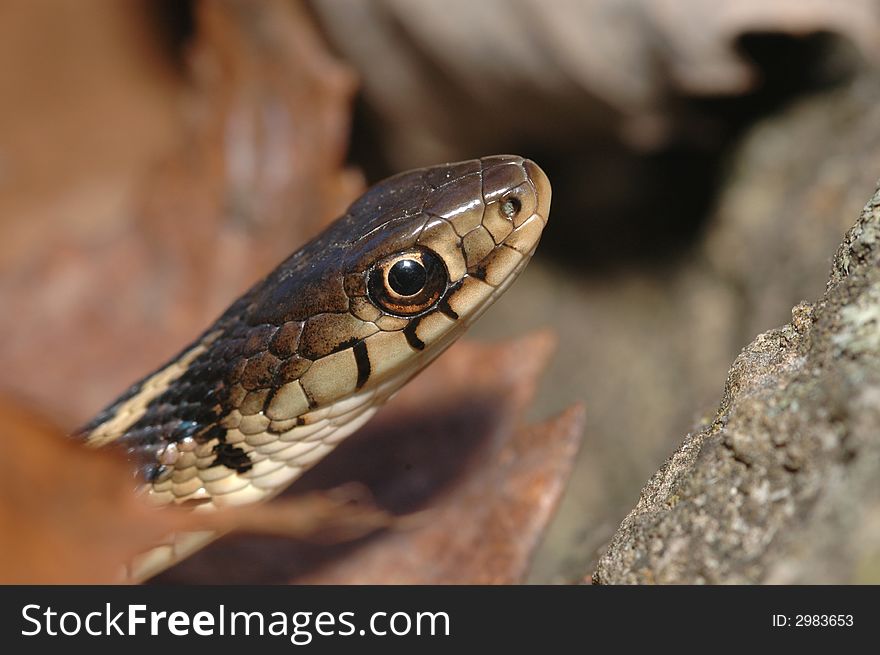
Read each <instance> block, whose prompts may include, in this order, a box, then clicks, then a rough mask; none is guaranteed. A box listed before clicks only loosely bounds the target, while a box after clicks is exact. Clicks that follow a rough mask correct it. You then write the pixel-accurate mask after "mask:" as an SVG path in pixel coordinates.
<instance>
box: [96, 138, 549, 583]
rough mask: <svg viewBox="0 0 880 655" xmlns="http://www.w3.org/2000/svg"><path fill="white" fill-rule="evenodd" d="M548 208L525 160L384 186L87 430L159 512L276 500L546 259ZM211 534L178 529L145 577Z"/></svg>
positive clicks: (150, 560)
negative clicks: (539, 251) (541, 245)
mask: <svg viewBox="0 0 880 655" xmlns="http://www.w3.org/2000/svg"><path fill="white" fill-rule="evenodd" d="M514 196H515V202H514V201H510V202H509V203H508V204H507V205H505V206H504V207H502V208H501V209H500V210H499V203H500V202H504V201H505V200H507V199H510V198H513V197H514ZM549 203H550V185H549V182H548V181H547V178H546V176H545V175H544V173H543V172H541V170H540V169H539V168H538V167H537V166H536V165H535V164H534V163H532V162H530V161H528V160H524V159H522V158H521V157H515V156H510V155H500V156H495V157H485V158H483V159H475V160H470V161H465V162H459V163H456V164H446V165H443V166H435V167H431V168H423V169H418V170H415V171H409V172H407V173H402V174H400V175H396V176H394V177H392V178H389V179H387V180H385V181H383V182H380V183H379V184H377V185H375V186H374V187H373V188H371V189H370V190H369V191H367V192H366V193H365V194H364V195H363V196H361V198H360V199H358V200H357V201H356V202H355V203H354V204H352V205H351V206H350V207H349V208H348V210H347V211H346V213H345V214H344V215H343V216H342V217H341V218H339V219H338V220H337V221H336V222H334V223H333V224H332V225H330V226H329V227H328V228H327V229H326V230H325V231H324V232H323V233H322V234H320V235H319V236H317V237H316V238H315V239H313V240H312V241H310V242H309V243H308V244H306V245H305V246H304V247H302V248H301V249H300V250H298V251H297V252H295V253H294V254H293V255H291V256H290V257H289V258H287V259H286V260H285V261H283V262H282V263H281V264H280V265H279V266H278V267H277V268H276V269H275V270H274V271H272V272H271V273H269V275H267V276H266V277H265V278H264V279H263V280H261V281H259V282H257V283H256V284H255V285H254V286H253V287H252V288H251V289H250V290H249V291H247V293H245V294H244V295H243V296H242V297H240V298H239V299H238V300H236V301H235V302H233V303H232V305H231V306H230V307H229V308H228V309H227V310H226V311H225V312H224V313H223V314H222V315H221V316H220V318H219V319H217V321H216V322H215V323H214V324H213V325H212V326H211V327H210V328H208V330H206V331H205V332H204V334H203V335H202V336H201V337H199V338H198V339H197V340H196V341H195V342H194V343H193V344H191V345H190V346H188V347H187V348H185V349H184V350H183V351H182V352H181V353H180V354H179V355H178V356H176V357H174V358H173V359H172V360H171V361H169V362H168V363H167V364H165V365H164V366H162V367H160V368H158V369H157V370H156V371H155V372H154V373H152V374H150V375H148V376H146V377H145V378H144V379H143V380H141V381H140V382H138V383H136V384H134V385H133V386H131V387H130V388H129V389H128V391H126V392H125V393H124V394H123V395H122V396H120V397H119V398H118V399H117V400H116V401H115V402H114V403H112V404H111V405H110V406H109V407H108V408H107V409H105V410H104V411H103V412H101V413H100V414H99V415H98V416H97V417H96V418H95V419H94V420H92V422H90V423H89V424H88V425H87V426H86V427H85V428H83V430H82V431H81V432H80V433H79V434H80V435H81V436H82V437H83V438H84V439H85V441H86V443H87V444H88V445H90V446H94V447H98V446H105V445H108V444H115V445H117V446H118V447H120V448H121V449H122V450H124V452H126V453H127V455H128V456H129V457H130V459H131V460H132V463H133V466H134V467H135V468H136V470H137V471H138V472H139V475H140V477H141V480H142V481H143V482H144V483H145V484H144V485H143V488H144V489H145V493H146V495H147V497H148V499H149V500H150V501H151V502H153V503H154V504H156V505H168V504H176V505H187V506H189V505H193V504H199V505H201V506H202V510H207V509H210V508H214V507H223V506H227V505H242V504H247V503H253V502H258V501H260V500H264V499H267V498H270V497H272V496H274V495H275V494H277V493H279V492H280V491H281V490H282V489H284V487H286V486H287V485H288V484H289V483H290V482H291V481H293V480H294V479H295V478H297V477H298V476H299V475H301V473H302V472H303V471H304V470H306V469H308V468H309V467H311V466H313V465H314V464H315V463H316V462H318V461H320V460H321V459H322V458H323V457H324V456H325V455H326V454H327V453H329V452H330V451H331V450H332V449H333V448H334V447H335V445H336V444H337V443H339V442H340V441H341V440H342V439H344V438H345V437H346V436H347V435H349V434H351V433H352V432H353V431H355V430H356V429H357V428H358V427H359V426H360V425H362V424H363V423H364V422H365V421H367V420H368V419H369V418H370V416H372V414H373V413H374V412H375V411H376V410H377V408H378V407H379V406H380V405H381V404H382V403H384V402H385V401H386V400H387V399H388V398H389V397H390V396H391V395H393V394H394V393H395V392H396V391H397V390H398V389H399V388H400V387H401V386H402V385H403V384H405V383H406V381H407V380H409V379H411V378H412V377H413V376H414V375H415V374H416V373H417V372H418V371H419V370H421V369H422V368H423V367H424V366H426V365H427V364H428V362H430V361H433V359H434V358H435V357H436V356H437V355H438V354H439V353H440V352H442V351H443V350H444V349H445V348H447V347H448V346H449V345H450V344H452V343H453V342H454V341H455V339H456V338H457V337H458V336H460V335H461V334H462V333H463V332H464V330H465V329H466V328H467V326H468V325H469V324H470V323H471V321H472V320H473V319H474V318H476V317H477V316H478V315H479V314H481V313H482V311H483V310H484V309H485V308H486V307H487V306H488V305H489V304H491V303H492V302H493V301H494V300H495V299H496V298H497V297H498V295H500V291H503V289H504V288H506V287H507V285H508V284H509V283H510V282H511V281H512V280H513V279H514V278H515V277H516V276H517V275H518V274H519V272H520V271H521V270H522V268H523V266H524V265H525V263H526V262H527V261H528V259H529V257H530V256H531V255H532V253H533V252H534V249H535V247H536V246H537V243H538V240H539V239H540V236H541V231H542V230H543V228H544V225H545V224H546V221H547V214H548V211H549ZM502 249H510V250H513V251H515V252H516V253H518V254H519V255H520V256H519V257H511V256H509V254H508V253H505V255H506V256H504V257H498V256H496V255H497V254H498V253H499V252H501V250H502ZM486 278H490V279H491V281H492V284H489V283H488V282H486V281H485V280H486ZM481 280H482V281H481ZM493 285H494V286H493ZM453 307H454V309H453ZM444 317H445V318H444ZM447 319H453V320H452V321H449V320H447ZM459 319H460V320H459ZM209 538H210V537H206V535H204V534H201V535H199V534H195V533H181V534H178V535H175V536H174V539H173V540H172V543H173V546H166V547H165V550H161V549H157V550H154V551H151V552H150V553H148V554H146V555H145V556H144V557H143V558H142V559H140V560H138V561H136V562H133V563H132V567H131V575H132V577H133V578H143V577H144V576H147V575H149V574H151V573H155V572H156V571H158V570H161V569H162V568H164V567H165V566H168V565H169V564H171V563H173V562H174V561H176V560H177V559H180V558H181V557H183V556H185V555H186V554H188V553H190V552H192V551H193V550H195V549H197V548H199V547H201V546H202V545H204V543H205V542H206V540H207V539H209Z"/></svg>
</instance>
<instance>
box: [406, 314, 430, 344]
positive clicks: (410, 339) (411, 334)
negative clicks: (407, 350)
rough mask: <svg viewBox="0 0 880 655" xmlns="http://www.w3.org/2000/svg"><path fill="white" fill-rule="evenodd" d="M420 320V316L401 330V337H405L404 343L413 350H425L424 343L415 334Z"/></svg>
mask: <svg viewBox="0 0 880 655" xmlns="http://www.w3.org/2000/svg"><path fill="white" fill-rule="evenodd" d="M421 320H422V317H421V316H416V317H415V318H414V319H413V320H411V321H410V322H409V325H407V326H406V327H405V328H403V336H405V337H406V342H407V343H408V344H409V345H410V346H411V347H412V348H414V349H415V350H424V349H425V342H424V341H422V340H421V339H419V337H418V335H417V334H416V330H417V329H418V327H419V323H420V322H421Z"/></svg>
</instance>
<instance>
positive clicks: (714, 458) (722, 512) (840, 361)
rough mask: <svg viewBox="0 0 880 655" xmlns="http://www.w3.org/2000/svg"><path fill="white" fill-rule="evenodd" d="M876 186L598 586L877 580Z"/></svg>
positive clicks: (732, 375)
mask: <svg viewBox="0 0 880 655" xmlns="http://www.w3.org/2000/svg"><path fill="white" fill-rule="evenodd" d="M878 479H880V189H878V190H877V191H876V192H875V193H874V196H873V197H872V198H871V200H870V201H869V202H868V204H867V205H866V206H865V208H864V210H863V211H862V214H861V216H860V217H859V219H858V221H857V222H856V224H855V225H854V226H853V227H852V228H851V229H850V231H849V232H848V233H847V235H846V237H845V239H844V241H843V243H842V244H841V246H840V247H839V249H838V250H837V254H836V256H835V258H834V261H833V266H832V272H831V276H830V278H829V280H828V283H827V286H826V291H825V294H824V295H823V296H822V297H821V298H820V299H819V300H818V301H817V302H815V303H814V304H809V303H801V304H799V305H797V306H796V307H795V308H794V309H793V310H792V320H791V322H790V323H788V324H787V325H785V326H784V327H782V328H780V329H776V330H771V331H769V332H765V333H764V334H761V335H759V336H758V337H757V338H756V339H755V340H754V341H753V342H752V343H751V344H750V345H749V346H747V347H746V348H745V349H744V350H743V351H742V353H741V354H740V355H739V357H738V358H737V359H736V361H735V362H734V364H733V366H732V368H731V369H730V372H729V373H728V377H727V384H726V388H725V393H724V397H723V399H722V401H721V404H720V406H719V409H718V411H717V413H716V415H715V417H714V419H713V420H712V421H711V422H709V423H708V424H707V425H706V426H705V427H704V428H703V429H702V430H700V431H699V432H697V433H695V434H691V435H688V436H687V437H686V438H685V440H684V442H683V443H682V444H681V446H680V447H679V448H678V450H677V451H676V452H675V453H674V454H673V455H672V456H671V457H670V458H669V459H668V460H667V461H666V463H665V464H664V465H663V466H662V468H661V469H660V470H659V471H658V472H657V473H656V474H655V475H654V476H653V477H652V478H651V479H650V481H649V482H648V484H647V485H646V486H645V488H644V489H643V490H642V493H641V498H640V499H639V502H638V504H637V506H636V507H635V509H633V510H632V512H630V514H629V515H628V516H627V517H626V519H624V521H623V523H622V524H621V526H620V528H619V530H618V531H617V533H616V534H615V536H614V537H613V539H612V541H611V545H610V547H609V548H608V550H607V552H606V553H605V554H604V555H603V556H602V557H601V559H600V560H599V563H598V566H597V568H596V571H595V573H594V574H593V578H592V579H593V581H594V582H597V583H601V584H613V583H686V584H687V583H715V584H718V583H789V584H797V583H866V582H874V583H876V582H878V581H880V484H878Z"/></svg>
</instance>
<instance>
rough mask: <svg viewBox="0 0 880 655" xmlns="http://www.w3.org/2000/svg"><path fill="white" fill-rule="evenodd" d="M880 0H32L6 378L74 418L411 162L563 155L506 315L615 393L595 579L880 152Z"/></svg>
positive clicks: (10, 148) (784, 313)
mask: <svg viewBox="0 0 880 655" xmlns="http://www.w3.org/2000/svg"><path fill="white" fill-rule="evenodd" d="M878 66H880V2H877V1H876V0H846V1H844V2H840V1H834V0H760V1H757V0H738V1H737V2H735V3H723V4H722V3H717V2H710V1H709V0H676V1H671V0H627V1H620V0H540V1H539V0H483V1H481V2H472V1H468V0H445V1H442V2H441V1H440V0H374V1H372V2H350V1H346V0H311V1H309V2H295V1H294V0H264V1H261V2H244V1H234V0H216V1H207V0H206V1H202V2H198V1H192V2H187V1H183V0H181V1H173V0H165V1H156V0H152V1H147V0H125V1H119V0H92V1H91V2H89V3H78V2H73V1H72V0H33V1H26V0H7V1H6V2H4V3H3V5H2V6H0V98H2V102H0V344H2V345H0V388H2V389H3V390H4V392H5V393H6V394H9V395H13V396H14V397H16V398H21V399H22V402H27V403H29V404H31V405H35V406H37V407H39V408H40V409H41V411H42V412H43V413H45V414H48V415H49V416H51V417H53V418H54V419H55V420H56V421H57V422H59V423H60V424H61V425H62V426H64V427H65V428H67V429H72V428H73V427H75V426H76V425H78V424H80V423H82V422H83V421H85V420H87V419H88V418H89V417H90V416H91V415H93V414H94V413H95V412H96V411H97V410H99V409H100V408H101V407H102V406H103V405H104V404H106V403H107V402H108V401H109V400H111V399H112V398H113V397H114V396H115V395H116V394H117V393H119V392H120V391H121V390H122V389H124V388H125V387H126V385H127V384H129V383H130V382H132V381H133V380H135V379H137V378H139V377H140V376H142V375H143V374H144V373H145V372H146V371H148V370H149V369H151V368H153V367H155V366H156V365H157V364H159V363H160V362H161V361H163V360H164V359H166V358H167V357H169V356H171V355H172V354H174V353H175V352H176V351H177V350H179V348H180V347H181V346H182V345H183V344H185V343H187V342H188V341H189V340H191V339H192V338H193V337H194V336H195V335H196V334H197V333H198V332H199V331H200V329H201V328H203V327H204V326H205V325H207V323H208V322H209V321H210V320H212V318H213V317H214V316H215V315H216V314H218V313H219V312H220V311H221V310H222V309H223V308H224V307H225V306H226V305H227V304H228V302H229V301H230V300H231V299H233V298H234V297H235V296H236V295H238V294H239V293H240V292H242V291H243V290H245V289H246V288H247V287H248V286H249V285H250V284H251V283H252V282H253V281H254V280H255V279H257V278H258V277H259V276H260V275H262V274H264V273H265V272H267V271H268V270H270V269H271V268H273V267H274V265H275V264H276V263H277V262H278V261H279V260H280V259H282V258H283V257H284V256H286V255H287V254H288V253H289V252H291V251H292V250H293V249H295V248H296V247H297V246H298V245H300V244H302V243H303V242H304V241H305V240H306V239H307V238H309V237H310V236H312V235H314V234H315V233H316V232H317V231H318V230H319V229H320V228H321V226H322V225H324V224H326V223H327V221H329V220H332V219H333V218H334V217H335V216H337V215H339V214H340V213H341V211H342V210H344V208H345V207H346V206H347V204H348V203H349V202H350V201H351V200H352V199H353V198H354V197H356V196H357V195H358V194H359V193H360V192H361V191H362V190H363V189H364V188H365V187H366V186H367V185H369V184H371V183H373V182H375V181H377V180H379V179H381V178H382V177H385V176H387V175H389V174H392V173H395V172H398V171H401V170H403V169H407V168H412V167H416V166H423V165H430V164H435V163H439V162H443V161H453V160H460V159H466V158H471V157H478V156H482V155H487V154H495V153H506V152H513V153H517V154H521V155H524V156H528V157H531V158H533V159H535V160H536V161H537V162H538V163H539V164H540V165H541V166H542V167H543V168H544V169H545V171H546V172H547V174H548V176H549V177H550V180H551V182H552V183H553V208H552V213H551V221H550V224H549V227H548V229H547V231H546V232H545V237H544V240H543V242H542V245H541V247H540V248H539V251H538V253H537V255H536V257H535V260H534V261H533V263H532V264H531V265H530V267H529V268H528V269H527V270H526V272H525V273H524V274H523V276H522V278H521V280H520V281H519V282H518V283H517V284H516V285H514V286H513V287H512V288H511V289H510V291H509V292H508V293H507V294H506V295H505V296H504V297H503V298H502V299H501V300H500V301H499V302H498V304H497V305H496V307H494V308H493V309H492V310H491V311H490V312H489V313H487V314H486V316H485V317H484V318H483V319H482V320H481V321H480V322H479V323H478V324H477V325H476V326H475V328H474V329H473V333H474V335H475V336H477V337H479V338H481V339H485V340H497V339H500V338H502V337H513V336H518V335H522V334H524V333H526V332H529V331H531V330H534V329H538V328H543V327H551V328H553V330H554V331H555V332H556V333H557V335H558V347H557V351H556V354H555V356H554V358H553V360H552V361H551V363H550V365H549V367H548V368H547V370H546V372H545V374H544V378H543V381H542V383H541V385H540V387H539V390H538V394H537V397H536V400H535V402H534V404H533V406H532V408H531V410H530V416H531V417H532V418H534V419H536V420H537V419H541V418H545V417H548V416H551V415H554V414H557V413H558V412H560V411H561V410H563V409H564V408H566V407H568V406H570V405H571V404H572V403H576V402H582V403H584V404H585V406H586V425H585V428H584V433H583V445H582V447H581V450H580V453H579V455H578V459H577V462H576V464H575V467H574V471H573V474H572V476H571V480H570V483H569V485H568V490H567V492H566V494H565V496H564V498H563V499H562V502H561V504H560V506H559V510H558V512H557V514H556V517H555V519H554V521H553V523H552V524H551V525H550V527H549V529H548V530H547V532H546V534H545V535H544V538H543V542H542V544H541V546H540V548H539V549H538V551H537V552H536V553H535V555H534V557H533V560H532V566H531V571H530V574H529V578H528V579H529V580H530V581H533V582H567V581H573V580H579V579H582V578H583V576H584V575H585V574H588V573H589V570H590V566H591V563H592V562H593V561H595V559H596V557H597V556H598V555H599V554H600V552H601V549H602V548H603V546H604V545H605V544H606V543H607V540H608V539H609V538H610V536H611V534H612V533H613V532H614V530H615V529H616V527H617V525H618V524H619V522H620V521H621V520H622V518H623V517H624V516H625V515H626V513H627V512H628V511H629V509H631V508H632V507H633V506H634V505H635V503H636V502H637V500H638V495H639V491H640V489H641V488H642V486H643V484H644V483H645V481H646V480H647V479H648V477H649V476H650V475H651V474H652V473H653V472H654V471H655V470H656V469H657V468H658V467H659V465H660V464H661V463H662V462H663V460H664V459H665V458H666V457H667V456H668V455H669V454H670V453H671V452H672V450H673V448H674V447H675V446H676V445H677V444H678V443H679V442H680V441H681V439H682V438H683V437H684V435H685V434H686V433H687V432H689V431H691V430H693V429H695V427H696V426H698V425H699V424H700V422H701V421H703V420H705V419H706V418H707V417H710V416H711V415H712V413H713V411H714V408H715V406H716V404H717V401H718V400H719V398H720V395H721V392H722V390H723V385H724V379H725V374H726V371H727V369H728V367H729V366H730V364H731V362H732V361H733V358H734V357H735V356H736V354H737V353H738V352H739V350H740V349H741V348H742V347H743V346H745V345H746V344H748V343H749V342H750V341H751V340H752V339H753V338H754V337H755V336H756V335H757V334H758V333H760V332H763V331H765V330H768V329H771V328H773V327H777V326H779V325H781V324H783V323H785V322H787V321H788V320H789V312H790V309H791V307H792V306H793V305H794V304H796V303H797V302H799V301H801V300H812V299H814V298H816V297H818V296H819V295H820V294H821V292H822V290H823V285H824V281H825V279H826V277H827V273H828V268H829V264H830V258H831V255H832V254H833V251H834V249H835V247H836V245H837V244H838V243H839V241H840V238H841V236H842V235H843V233H844V232H845V230H846V229H847V228H848V227H849V226H850V225H851V224H852V223H853V222H854V220H855V218H856V216H857V214H858V211H859V210H860V209H861V207H862V205H863V204H864V202H865V201H866V200H867V199H868V198H869V197H870V195H871V193H872V192H873V190H874V186H875V182H876V180H877V178H878V177H880V108H878V107H880V105H878V100H880V75H878Z"/></svg>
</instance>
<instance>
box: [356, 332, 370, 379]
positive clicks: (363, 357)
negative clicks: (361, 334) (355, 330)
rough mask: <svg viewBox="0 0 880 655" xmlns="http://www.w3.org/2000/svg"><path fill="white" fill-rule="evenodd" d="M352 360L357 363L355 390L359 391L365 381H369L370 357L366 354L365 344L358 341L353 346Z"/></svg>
mask: <svg viewBox="0 0 880 655" xmlns="http://www.w3.org/2000/svg"><path fill="white" fill-rule="evenodd" d="M354 359H355V362H357V370H358V376H357V388H358V389H360V388H361V387H363V386H364V385H365V384H366V383H367V380H369V379H370V370H371V367H370V355H369V353H368V352H367V344H365V343H364V342H363V341H358V342H357V343H356V344H354Z"/></svg>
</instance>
